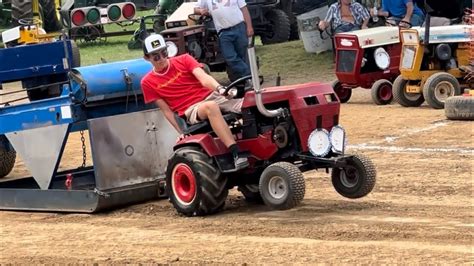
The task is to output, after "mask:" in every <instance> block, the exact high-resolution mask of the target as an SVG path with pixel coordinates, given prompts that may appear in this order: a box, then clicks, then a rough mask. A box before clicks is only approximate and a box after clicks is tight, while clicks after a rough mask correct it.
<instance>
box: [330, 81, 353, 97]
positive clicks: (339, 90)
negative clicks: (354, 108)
mask: <svg viewBox="0 0 474 266" xmlns="http://www.w3.org/2000/svg"><path fill="white" fill-rule="evenodd" d="M331 86H332V89H333V90H334V92H335V93H336V95H337V97H339V101H340V102H341V103H347V102H348V101H349V99H350V98H351V96H352V89H348V88H344V87H343V86H342V84H341V82H340V81H339V80H335V81H333V82H332V83H331Z"/></svg>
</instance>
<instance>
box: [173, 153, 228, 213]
mask: <svg viewBox="0 0 474 266" xmlns="http://www.w3.org/2000/svg"><path fill="white" fill-rule="evenodd" d="M193 186H194V187H193ZM226 186H227V178H226V177H225V176H224V175H221V172H220V171H219V169H218V168H217V167H216V166H215V164H214V162H213V160H212V159H211V158H210V157H209V156H207V154H205V153H203V152H202V151H201V150H200V149H199V148H195V147H184V148H181V149H179V150H177V151H175V152H174V154H173V156H172V157H171V159H170V160H169V161H168V167H167V171H166V189H167V192H168V195H169V197H170V201H171V203H172V204H173V206H174V207H175V209H176V210H177V211H178V212H179V213H181V214H184V215H186V216H203V215H208V214H213V213H216V212H219V211H220V210H222V208H223V207H224V204H225V200H226V198H227V195H228V193H229V190H228V189H227V187H226ZM191 194H192V195H191Z"/></svg>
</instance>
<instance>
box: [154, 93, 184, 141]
mask: <svg viewBox="0 0 474 266" xmlns="http://www.w3.org/2000/svg"><path fill="white" fill-rule="evenodd" d="M155 104H156V105H157V106H158V107H159V108H160V110H161V111H162V112H163V114H164V115H165V117H166V119H167V120H168V121H169V122H170V124H171V125H172V126H173V127H174V128H175V129H176V131H178V133H179V134H183V132H182V131H181V128H180V127H179V125H178V122H177V121H176V118H175V116H174V113H173V111H171V109H170V107H169V106H168V104H167V103H166V102H165V101H164V100H162V99H159V100H156V101H155Z"/></svg>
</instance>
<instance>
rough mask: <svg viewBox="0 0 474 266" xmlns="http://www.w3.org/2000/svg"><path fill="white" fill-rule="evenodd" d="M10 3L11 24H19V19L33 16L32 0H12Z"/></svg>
mask: <svg viewBox="0 0 474 266" xmlns="http://www.w3.org/2000/svg"><path fill="white" fill-rule="evenodd" d="M11 5H12V24H13V26H19V25H20V24H19V23H18V21H19V20H21V19H32V18H33V7H32V0H12V1H11Z"/></svg>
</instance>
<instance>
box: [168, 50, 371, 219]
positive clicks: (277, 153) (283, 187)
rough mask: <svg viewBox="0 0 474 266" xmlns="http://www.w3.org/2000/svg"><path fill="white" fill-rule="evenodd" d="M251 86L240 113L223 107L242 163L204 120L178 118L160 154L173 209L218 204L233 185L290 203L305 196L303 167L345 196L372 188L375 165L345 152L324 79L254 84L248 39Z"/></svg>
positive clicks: (203, 211)
mask: <svg viewBox="0 0 474 266" xmlns="http://www.w3.org/2000/svg"><path fill="white" fill-rule="evenodd" d="M248 53H249V59H250V66H251V72H252V75H251V76H246V77H243V78H241V79H239V80H236V81H235V82H233V83H232V84H230V85H229V86H228V87H227V90H228V91H229V90H231V89H233V87H235V84H237V83H239V82H241V81H243V80H247V79H252V83H253V90H249V91H246V92H245V94H244V96H243V106H242V113H241V114H234V113H228V114H224V119H225V120H226V121H227V123H228V124H229V127H230V128H231V131H232V132H233V134H234V136H235V138H236V140H237V144H238V146H239V148H240V150H241V151H242V153H243V154H245V155H246V156H247V157H248V159H249V163H250V166H249V167H247V168H245V169H242V170H239V171H235V168H234V164H233V158H232V156H231V155H230V154H229V152H228V150H227V148H226V147H225V146H224V144H223V143H222V142H221V141H220V140H219V139H218V138H217V137H216V135H215V134H214V133H213V132H212V129H211V127H210V124H209V122H208V121H204V122H201V123H199V124H195V125H191V126H189V125H185V123H184V122H182V123H184V124H183V131H184V133H185V138H184V139H182V140H180V141H179V142H178V143H177V144H176V145H175V147H174V153H173V155H172V157H171V158H170V160H169V161H168V167H167V173H166V187H167V192H168V195H169V197H170V201H171V202H172V204H173V205H174V207H175V208H176V210H177V211H178V212H179V213H181V214H184V215H186V216H200V215H208V214H213V213H216V212H219V211H221V210H222V209H223V206H224V203H225V200H226V198H227V195H228V190H229V189H230V188H233V187H235V186H237V187H238V189H239V190H240V191H241V192H242V194H243V195H244V197H245V198H246V199H247V200H249V201H255V200H258V201H263V203H265V204H266V205H267V206H269V207H270V208H272V209H290V208H292V207H295V206H296V205H298V204H299V203H300V202H301V200H302V199H303V198H304V195H305V180H304V178H303V172H305V171H309V170H314V169H326V171H328V169H330V168H331V169H332V171H331V178H332V184H333V186H334V188H335V190H336V191H337V192H338V193H339V194H341V195H342V196H344V197H347V198H352V199H355V198H361V197H364V196H365V195H367V194H368V193H369V192H371V191H372V189H373V187H374V185H375V178H376V171H375V167H374V165H373V163H372V162H371V160H370V159H369V158H367V157H365V156H363V155H349V154H345V148H346V143H347V141H346V134H345V131H344V129H343V127H342V126H341V125H339V110H340V103H339V101H338V98H337V97H336V94H335V93H334V91H333V89H332V88H331V86H329V85H326V84H322V83H318V82H312V83H306V84H300V85H293V86H282V87H273V88H265V89H261V88H260V82H259V77H258V71H257V62H256V57H255V50H254V47H253V43H252V44H251V45H250V46H249V50H248Z"/></svg>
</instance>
